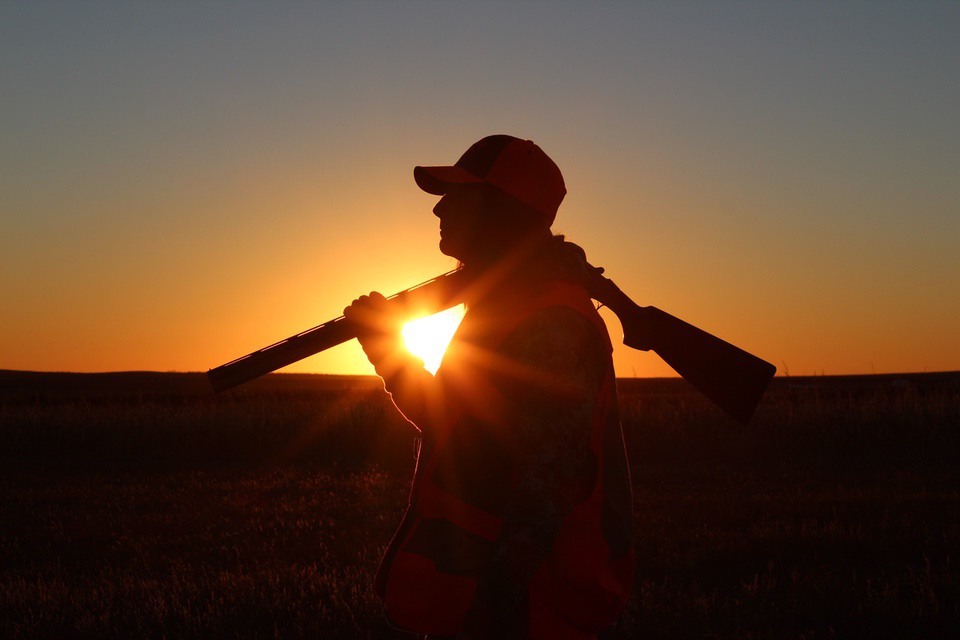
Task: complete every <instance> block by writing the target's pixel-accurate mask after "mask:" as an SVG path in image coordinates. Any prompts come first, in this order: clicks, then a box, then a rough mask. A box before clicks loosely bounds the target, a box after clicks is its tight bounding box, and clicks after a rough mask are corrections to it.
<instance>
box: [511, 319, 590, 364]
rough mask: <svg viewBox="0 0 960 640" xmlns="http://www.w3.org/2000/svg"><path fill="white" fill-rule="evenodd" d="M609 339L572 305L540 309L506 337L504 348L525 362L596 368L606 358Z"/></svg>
mask: <svg viewBox="0 0 960 640" xmlns="http://www.w3.org/2000/svg"><path fill="white" fill-rule="evenodd" d="M605 345H606V340H604V336H602V335H601V334H600V332H599V331H598V330H597V327H596V326H595V324H594V323H593V322H592V321H591V320H589V319H588V318H586V317H584V315H583V314H582V313H580V312H578V311H576V310H574V309H571V308H570V307H566V306H555V307H547V308H545V309H540V310H538V311H536V312H534V313H532V314H531V315H529V316H528V317H527V318H525V319H524V320H523V321H522V322H520V324H519V325H517V328H516V329H514V330H513V331H512V332H511V333H510V335H509V336H507V338H506V339H505V340H504V342H503V345H502V347H501V352H502V353H503V354H504V355H506V356H508V357H510V358H511V359H513V360H515V361H518V362H520V363H522V364H527V365H530V366H534V367H536V368H540V369H548V370H552V371H571V370H576V369H581V368H586V369H589V370H593V369H596V368H598V367H600V366H602V364H603V363H604V362H606V360H607V357H608V353H607V349H606V346H605Z"/></svg>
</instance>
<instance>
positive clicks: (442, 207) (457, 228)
mask: <svg viewBox="0 0 960 640" xmlns="http://www.w3.org/2000/svg"><path fill="white" fill-rule="evenodd" d="M486 203H487V198H486V196H485V194H484V189H483V187H482V186H481V185H451V186H450V188H449V189H448V191H447V192H446V193H445V194H444V195H443V196H442V197H441V198H440V200H439V201H438V202H437V204H436V205H435V206H434V207H433V214H434V215H435V216H437V218H439V219H440V251H441V252H442V253H443V254H444V255H447V256H450V257H451V258H456V259H457V260H459V261H460V262H463V263H465V264H466V263H469V262H471V258H473V257H474V255H475V253H476V247H477V246H478V243H479V241H480V237H481V235H482V228H483V224H484V216H485V213H486V209H487V206H486Z"/></svg>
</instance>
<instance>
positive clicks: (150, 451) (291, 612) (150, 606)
mask: <svg viewBox="0 0 960 640" xmlns="http://www.w3.org/2000/svg"><path fill="white" fill-rule="evenodd" d="M620 386H621V405H622V410H623V422H624V429H625V433H626V438H627V444H628V449H629V453H630V456H631V463H632V474H633V475H632V478H633V484H634V491H635V520H636V525H635V534H636V537H637V581H636V585H635V588H634V591H633V595H632V597H631V600H630V604H629V608H628V610H627V612H626V613H625V615H624V616H623V618H622V620H621V621H620V623H619V624H618V626H617V627H616V628H615V629H614V630H613V631H612V632H611V634H610V636H609V637H610V638H635V637H642V638H771V639H772V638H956V637H958V633H960V632H958V630H960V587H958V584H960V375H958V374H929V375H914V376H899V377H894V376H875V377H858V378H805V379H798V378H792V379H778V380H775V381H774V384H773V386H772V387H771V390H770V391H769V392H768V395H767V397H766V398H765V399H764V402H763V404H762V405H761V407H760V410H759V411H758V413H757V416H756V417H755V420H754V422H753V423H752V424H751V426H750V427H749V428H747V429H744V428H742V427H740V426H738V425H737V424H736V423H734V422H733V421H731V420H729V419H727V418H726V417H725V416H723V415H722V414H721V413H720V412H719V411H718V410H716V409H714V408H713V407H712V406H710V405H709V404H708V403H707V402H706V401H704V400H702V399H701V398H700V397H699V396H697V395H696V393H695V392H693V391H692V390H690V389H689V388H688V387H687V385H686V384H685V383H684V382H682V381H679V380H624V381H621V385H620ZM411 435H412V434H411V431H410V429H409V427H408V425H406V424H405V423H404V422H403V421H402V420H401V419H400V418H398V417H397V416H396V415H395V414H394V413H393V411H392V407H391V406H390V405H389V402H388V401H387V400H386V398H385V397H384V396H383V394H382V392H380V391H379V385H378V383H377V382H376V381H372V380H370V379H364V378H354V379H349V378H328V377H322V376H302V375H300V376H297V375H289V376H269V377H267V378H265V379H263V380H260V381H257V382H255V383H252V384H250V385H248V386H246V387H245V388H242V389H240V390H238V391H235V392H231V393H228V394H224V395H222V396H219V397H211V396H210V395H209V394H207V393H205V391H204V387H203V379H202V377H201V376H198V375H193V374H146V373H144V374H111V375H101V376H97V375H87V376H78V375H66V374H63V375H57V374H24V373H17V372H0V637H3V638H21V637H23V638H27V637H30V638H37V637H71V638H72V637H89V638H129V637H158V638H159V637H169V638H178V637H196V638H200V637H203V638H207V637H242V638H253V637H262V638H267V637H270V638H272V637H281V638H296V637H322V638H405V637H409V636H405V635H404V634H400V633H398V632H396V631H393V630H391V629H390V628H389V627H388V626H387V625H386V624H385V623H384V622H383V618H382V611H381V607H380V604H379V602H378V601H377V600H376V598H375V597H374V595H373V593H372V585H371V582H372V575H373V572H374V571H375V569H376V564H377V562H378V560H379V556H380V553H381V552H382V550H383V547H384V546H385V545H386V543H387V542H388V541H389V539H390V536H391V534H392V533H393V529H394V528H395V527H396V525H397V524H398V522H399V518H400V516H401V514H402V512H403V508H404V504H405V501H406V491H407V489H408V482H409V475H410V473H411V470H412V456H413V449H412V447H413V445H412V439H411Z"/></svg>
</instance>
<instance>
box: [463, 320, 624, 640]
mask: <svg viewBox="0 0 960 640" xmlns="http://www.w3.org/2000/svg"><path fill="white" fill-rule="evenodd" d="M503 350H504V352H505V353H504V355H506V356H508V357H509V358H511V359H512V360H515V361H516V362H518V363H519V367H518V370H523V371H526V372H535V375H524V376H521V377H519V378H518V379H514V380H510V381H509V384H506V385H504V392H505V394H506V396H507V406H508V411H509V414H510V416H511V424H510V425H509V426H510V428H514V429H516V430H517V435H518V436H519V438H520V442H521V447H522V449H523V452H524V461H523V465H522V471H521V475H520V478H519V483H518V485H517V489H516V492H515V494H514V495H513V497H512V500H511V502H510V504H509V506H508V509H507V513H506V517H505V522H504V525H503V529H502V531H501V534H500V537H499V539H498V540H497V546H496V549H495V552H494V556H493V560H492V563H491V565H490V567H489V569H488V571H487V573H486V574H485V575H484V577H483V578H482V579H481V581H480V585H479V588H478V592H477V596H476V599H475V601H474V603H473V607H472V609H471V612H470V614H469V615H468V620H467V628H466V629H465V632H464V633H465V636H466V637H467V638H513V637H526V635H525V633H526V623H527V617H528V611H527V585H528V583H529V582H530V579H531V578H532V577H533V575H534V573H535V572H536V571H537V569H538V568H539V567H540V565H541V564H542V562H543V561H544V559H545V558H546V557H547V556H548V555H549V553H550V549H551V547H552V545H553V541H554V538H555V537H556V534H557V532H558V531H559V529H560V526H561V524H562V522H563V519H564V518H565V517H566V515H567V514H568V513H569V512H570V510H571V509H572V508H573V505H574V504H575V503H576V502H578V501H579V500H582V499H583V497H584V493H585V492H586V491H588V490H589V488H590V487H592V486H593V483H594V480H595V477H596V472H597V466H596V465H597V463H596V460H595V459H593V456H592V455H591V454H590V449H589V438H590V430H591V424H590V421H591V416H592V411H593V403H594V400H595V398H596V396H597V390H598V387H599V384H600V380H601V377H602V374H603V372H604V370H605V369H604V368H605V366H606V354H605V352H604V349H603V348H602V346H601V345H600V343H599V340H598V339H597V336H596V333H595V331H594V329H593V328H592V326H590V324H589V323H588V321H587V320H586V319H584V318H582V317H581V316H579V315H578V314H576V313H575V312H573V311H571V310H569V309H547V310H544V311H542V312H540V313H538V314H535V315H534V316H533V317H531V318H529V319H528V320H527V321H526V322H525V323H524V324H523V325H522V326H521V327H519V328H518V329H517V331H516V332H514V334H512V335H511V336H510V337H509V338H508V339H507V341H506V343H505V344H504V347H503Z"/></svg>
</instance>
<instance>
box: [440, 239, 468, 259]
mask: <svg viewBox="0 0 960 640" xmlns="http://www.w3.org/2000/svg"><path fill="white" fill-rule="evenodd" d="M439 246H440V253H442V254H443V255H445V256H450V257H451V258H456V259H457V260H460V261H461V262H463V252H462V251H460V250H459V249H458V248H457V246H456V245H455V244H453V243H451V242H450V241H449V240H447V239H445V238H440V245H439Z"/></svg>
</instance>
